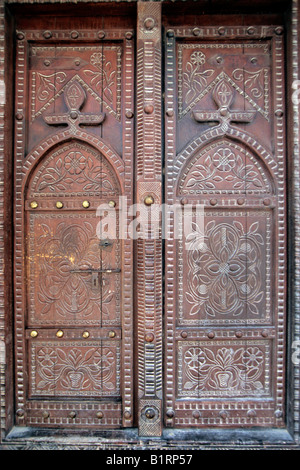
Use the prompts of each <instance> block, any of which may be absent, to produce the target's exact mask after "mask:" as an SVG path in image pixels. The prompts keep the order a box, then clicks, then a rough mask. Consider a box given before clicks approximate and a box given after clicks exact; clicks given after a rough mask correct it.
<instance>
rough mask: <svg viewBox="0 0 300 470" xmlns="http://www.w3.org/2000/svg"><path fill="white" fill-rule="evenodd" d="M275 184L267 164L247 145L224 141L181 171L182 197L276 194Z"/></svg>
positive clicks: (208, 147)
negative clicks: (217, 194)
mask: <svg viewBox="0 0 300 470" xmlns="http://www.w3.org/2000/svg"><path fill="white" fill-rule="evenodd" d="M273 191H274V189H273V184H272V181H271V178H270V175H269V174H268V171H267V169H266V168H265V165H264V164H263V162H262V161H261V160H260V159H258V158H257V156H256V155H254V154H253V153H252V152H251V151H249V150H248V149H247V147H246V145H243V144H242V143H236V142H234V141H232V140H229V139H226V138H223V139H222V140H220V141H215V142H212V143H211V144H209V145H206V146H205V147H204V148H202V149H201V150H200V151H198V152H195V155H194V156H193V157H192V158H191V159H190V161H188V163H187V164H186V165H185V167H184V169H183V170H182V171H181V174H180V177H179V184H178V194H179V195H194V196H196V195H199V194H210V193H222V194H249V195H250V194H256V195H258V194H260V195H262V194H269V195H270V194H272V193H273Z"/></svg>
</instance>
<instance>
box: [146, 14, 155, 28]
mask: <svg viewBox="0 0 300 470" xmlns="http://www.w3.org/2000/svg"><path fill="white" fill-rule="evenodd" d="M154 26H155V20H154V18H151V17H149V18H146V19H145V21H144V27H145V29H147V30H148V31H151V30H152V29H153V28H154Z"/></svg>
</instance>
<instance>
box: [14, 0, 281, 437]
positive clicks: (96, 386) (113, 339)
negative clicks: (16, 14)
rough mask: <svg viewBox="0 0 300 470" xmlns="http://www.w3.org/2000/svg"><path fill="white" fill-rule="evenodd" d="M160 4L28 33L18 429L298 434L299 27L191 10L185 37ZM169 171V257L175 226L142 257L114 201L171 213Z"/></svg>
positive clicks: (19, 32) (20, 118) (20, 206)
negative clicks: (286, 29)
mask: <svg viewBox="0 0 300 470" xmlns="http://www.w3.org/2000/svg"><path fill="white" fill-rule="evenodd" d="M161 7H162V6H161V5H160V4H159V2H156V3H152V2H141V3H140V4H139V7H138V21H137V24H136V25H135V23H133V20H132V19H130V18H129V19H128V23H126V21H127V20H126V18H125V16H126V15H124V16H122V15H121V16H120V18H118V17H117V16H116V15H115V14H114V15H113V16H108V17H103V18H101V17H100V16H99V17H95V18H90V17H89V16H88V15H87V14H85V16H84V17H82V18H81V17H80V15H78V14H76V15H75V14H74V16H73V17H68V14H67V13H66V11H62V13H61V15H60V16H58V17H57V18H56V17H55V18H54V17H53V16H50V17H46V16H41V17H36V18H34V21H33V20H32V18H30V17H29V16H25V17H24V18H19V19H18V21H17V28H16V34H15V36H16V82H15V89H16V94H15V154H14V158H15V190H16V196H15V211H14V225H15V245H14V247H15V249H14V250H15V261H14V263H15V264H14V285H15V345H16V347H15V364H16V370H15V378H16V379H15V384H16V392H15V397H16V423H17V424H18V425H21V426H24V425H25V426H38V427H60V428H64V427H75V428H78V429H81V428H83V427H88V428H93V429H95V428H104V429H109V428H120V427H129V426H133V425H135V424H138V426H139V432H140V435H142V436H159V435H160V434H161V432H162V429H163V426H164V425H165V426H167V427H174V428H184V427H201V428H204V427H212V426H213V427H215V426H217V427H221V428H223V427H241V426H245V427H253V426H254V427H255V426H260V427H261V426H262V427H270V426H272V427H275V426H277V427H281V426H283V425H284V422H285V405H284V401H285V394H284V393H285V384H284V363H285V316H286V313H285V303H284V296H285V282H286V279H285V268H286V266H285V253H286V238H285V237H286V232H285V200H286V196H285V176H286V175H285V133H284V121H285V114H284V113H285V109H284V54H283V51H284V41H283V38H284V36H283V31H282V28H281V25H280V24H279V25H276V26H270V23H272V21H271V20H273V19H274V18H276V19H277V20H278V17H277V16H275V15H272V16H270V17H269V18H267V17H266V18H265V24H263V25H262V24H261V22H262V20H261V18H260V19H259V20H258V19H257V18H256V17H255V16H252V17H251V19H252V20H253V24H251V25H250V24H249V23H248V22H247V16H240V15H233V16H230V17H227V19H226V21H227V23H224V21H225V17H224V16H222V15H220V16H219V17H217V18H215V23H214V25H212V24H211V21H212V20H211V17H210V16H205V17H204V16H203V17H201V16H198V17H197V19H195V18H194V19H192V17H191V15H190V12H188V11H185V9H184V7H183V12H184V13H185V15H184V16H183V17H182V18H181V19H179V18H178V17H177V18H176V20H175V21H174V22H173V23H172V18H171V16H172V15H170V16H168V12H169V8H170V7H169V6H166V7H165V10H164V16H163V17H162V15H161ZM48 8H49V11H50V10H51V8H52V7H50V6H49V7H48ZM107 8H108V7H104V9H107ZM107 11H110V12H111V10H109V9H108V10H107ZM162 18H163V23H164V24H162V23H161V21H162ZM255 18H256V20H255ZM201 21H202V22H201ZM127 25H128V26H127ZM164 26H165V29H164V33H165V38H164V39H165V42H163V41H162V36H161V34H162V33H161V32H162V31H163V27H164ZM134 33H136V38H137V40H136V44H135V41H134V39H133V38H134V36H135V34H134ZM163 44H165V51H164V54H163V53H162V48H163ZM135 47H136V49H135ZM135 56H136V57H137V63H136V67H135V64H134V62H135V61H134V58H135ZM162 57H165V65H164V66H163V65H162ZM162 76H165V78H166V81H165V108H164V109H165V116H164V119H165V121H164V122H165V144H164V145H163V136H162V132H161V129H162V126H161V122H162V118H163V106H162V101H161V96H162V94H161V93H162V88H163V85H162ZM135 77H136V78H135ZM135 97H136V98H137V100H136V102H137V105H136V107H135V104H134V99H135ZM135 109H136V116H135ZM135 126H136V127H135ZM135 129H136V136H135ZM135 142H136V150H135V149H134V143H135ZM163 148H165V156H163V152H162V149H163ZM163 166H165V188H166V191H165V202H166V203H167V204H169V205H170V206H171V207H172V208H173V209H174V210H175V212H174V216H172V215H171V218H170V221H171V223H170V226H169V227H168V229H167V231H166V232H165V233H164V235H165V236H166V240H165V257H164V259H163V241H162V236H163V233H162V232H161V230H159V233H158V235H159V237H158V238H157V239H155V240H153V239H151V238H150V239H149V238H148V239H146V240H145V239H139V240H137V242H136V243H135V242H133V240H131V239H130V237H125V238H122V237H121V236H120V230H121V229H123V228H124V227H123V226H122V227H121V226H120V225H118V224H117V232H116V236H115V237H114V238H113V240H110V239H109V237H104V238H103V239H100V238H99V236H98V235H99V233H98V228H99V225H98V224H99V217H98V216H97V208H98V206H99V205H100V204H106V208H107V210H110V211H114V210H116V211H117V214H119V213H120V211H121V207H120V202H119V197H120V196H126V198H127V207H129V206H130V205H131V204H132V203H133V202H137V203H139V204H141V205H142V207H143V211H144V213H148V212H150V209H151V206H152V204H150V205H148V202H147V200H148V199H149V198H150V199H149V200H151V198H152V202H153V203H155V204H157V205H158V206H157V207H158V210H159V207H160V205H161V204H162V203H163V202H164V201H163V197H162V187H163V176H162V175H163V172H162V167H163ZM197 204H198V205H201V206H203V209H204V219H203V220H202V219H200V222H199V220H197V219H196V217H195V215H196V214H195V213H194V216H193V217H194V218H193V223H192V227H193V234H192V235H190V234H187V233H185V232H184V228H185V225H184V224H185V219H184V215H185V214H186V208H188V207H189V205H191V206H192V207H193V210H194V209H195V208H196V206H197ZM175 215H176V217H175ZM123 222H124V221H123ZM130 222H131V218H130V217H129V216H128V218H127V219H126V220H125V224H126V223H127V224H129V223H130ZM201 224H202V225H201ZM149 228H150V227H149V226H148V225H147V226H146V231H147V230H148V229H149ZM175 232H176V235H179V236H181V237H179V238H176V237H175ZM187 248H189V249H187ZM134 259H135V260H136V264H135V265H134ZM163 265H165V302H164V305H165V312H163V296H162V283H163V270H162V266H163ZM134 267H136V275H135V274H134ZM134 275H135V276H136V277H135V278H134ZM134 279H135V280H136V289H135V303H134V302H133V298H134V296H133V280H134ZM134 308H135V309H134ZM163 321H165V323H164V324H163ZM163 331H165V341H163V337H162V335H163ZM134 340H135V342H136V348H135V349H134V346H135V345H134ZM163 357H165V362H164V364H163ZM163 366H164V369H163ZM135 393H136V400H135V402H134V397H135ZM134 405H135V406H134Z"/></svg>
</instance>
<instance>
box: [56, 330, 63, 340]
mask: <svg viewBox="0 0 300 470" xmlns="http://www.w3.org/2000/svg"><path fill="white" fill-rule="evenodd" d="M63 335H64V332H63V331H62V330H58V331H57V332H56V336H57V337H58V338H62V337H63Z"/></svg>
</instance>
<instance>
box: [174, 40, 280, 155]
mask: <svg viewBox="0 0 300 470" xmlns="http://www.w3.org/2000/svg"><path fill="white" fill-rule="evenodd" d="M270 54H271V45H270V42H269V40H266V39H265V40H261V41H254V40H253V41H246V40H240V41H232V40H223V41H222V42H218V43H216V42H210V41H208V42H197V43H194V42H193V43H191V42H186V43H185V42H178V43H177V70H178V73H177V90H178V110H177V112H178V139H179V142H178V144H179V146H180V149H182V148H183V146H184V144H186V143H187V142H188V141H189V140H191V139H192V138H194V137H195V136H196V135H199V133H201V132H204V131H205V130H207V129H211V128H213V127H217V126H218V127H221V129H222V131H223V132H224V133H226V132H227V130H228V128H229V127H230V126H234V127H238V128H243V129H244V130H249V133H251V129H252V128H253V125H255V126H257V125H259V128H260V129H261V132H260V136H259V137H260V138H261V141H262V142H269V141H270V128H271V124H272V122H271V121H272V119H271V113H270V102H271V99H272V96H271V95H272V78H271V73H270ZM187 120H188V121H189V129H188V130H187V129H186V125H187ZM199 124H200V125H201V126H199ZM178 150H179V149H178Z"/></svg>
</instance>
